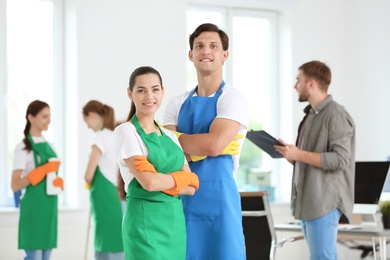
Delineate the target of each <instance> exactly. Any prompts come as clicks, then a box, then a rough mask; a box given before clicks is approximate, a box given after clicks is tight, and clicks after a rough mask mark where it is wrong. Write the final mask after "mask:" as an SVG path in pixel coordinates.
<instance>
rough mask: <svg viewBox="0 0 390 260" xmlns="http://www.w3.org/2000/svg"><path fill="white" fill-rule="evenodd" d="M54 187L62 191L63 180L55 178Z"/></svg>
mask: <svg viewBox="0 0 390 260" xmlns="http://www.w3.org/2000/svg"><path fill="white" fill-rule="evenodd" d="M53 185H54V187H60V188H61V190H64V179H62V178H61V177H57V178H55V179H54V180H53Z"/></svg>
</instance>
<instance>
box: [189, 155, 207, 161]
mask: <svg viewBox="0 0 390 260" xmlns="http://www.w3.org/2000/svg"><path fill="white" fill-rule="evenodd" d="M190 157H191V161H193V162H197V161H201V160H204V159H206V157H207V156H198V155H190Z"/></svg>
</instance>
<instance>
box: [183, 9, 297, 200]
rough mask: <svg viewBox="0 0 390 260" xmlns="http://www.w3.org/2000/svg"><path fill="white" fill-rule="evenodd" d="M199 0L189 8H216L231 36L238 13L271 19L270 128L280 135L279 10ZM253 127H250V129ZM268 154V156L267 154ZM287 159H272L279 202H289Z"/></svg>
mask: <svg viewBox="0 0 390 260" xmlns="http://www.w3.org/2000/svg"><path fill="white" fill-rule="evenodd" d="M196 2H199V1H191V3H190V4H189V5H188V7H187V12H188V11H197V10H199V11H212V12H220V13H221V15H222V21H223V26H221V27H223V29H224V30H225V32H226V33H227V34H228V35H229V36H230V35H233V32H232V28H233V26H232V20H233V17H234V16H244V17H261V18H265V19H267V20H268V21H269V22H270V34H271V35H270V39H271V42H270V48H271V53H270V72H271V75H270V86H269V88H270V89H269V98H270V99H271V100H272V101H271V102H270V104H269V111H270V115H269V116H270V118H271V119H270V122H269V126H267V129H265V130H266V131H267V132H269V133H272V134H274V136H275V137H278V136H279V134H280V133H281V131H280V130H279V129H280V127H281V120H282V118H281V114H282V110H283V109H284V108H283V107H282V104H281V103H282V98H280V93H281V92H282V86H281V85H280V83H281V82H280V79H279V78H278V75H279V74H280V73H281V68H280V65H279V62H282V61H283V60H284V59H280V55H281V53H282V52H283V51H282V50H281V47H280V44H279V39H280V38H281V37H283V36H280V31H281V29H280V28H279V23H278V22H279V13H278V12H277V11H270V10H262V9H259V8H251V10H249V9H248V8H245V7H241V8H240V7H238V6H234V7H232V6H229V4H226V5H224V6H223V5H215V4H214V5H207V4H205V3H200V4H198V3H196ZM229 44H230V47H229V49H233V48H234V41H230V43H229ZM233 63H234V59H233V55H231V56H230V57H229V62H227V63H226V64H225V65H224V72H223V74H224V78H225V80H226V81H227V82H233ZM249 130H250V129H249ZM265 156H268V155H265ZM282 161H283V160H275V159H270V162H269V163H270V169H271V170H272V174H271V176H270V178H271V185H272V186H273V187H275V198H276V201H280V202H285V201H287V200H288V199H289V195H290V192H289V191H286V189H285V187H286V185H285V184H283V174H282V172H283V171H284V170H285V169H286V167H285V165H283V163H282Z"/></svg>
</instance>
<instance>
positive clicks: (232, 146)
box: [221, 134, 244, 155]
mask: <svg viewBox="0 0 390 260" xmlns="http://www.w3.org/2000/svg"><path fill="white" fill-rule="evenodd" d="M243 137H244V136H243V135H241V134H238V135H236V136H235V137H234V139H233V141H231V142H230V143H229V144H228V145H227V146H226V147H225V149H223V151H222V153H221V154H230V155H236V154H239V153H240V152H239V149H240V143H239V142H237V140H238V139H241V138H243Z"/></svg>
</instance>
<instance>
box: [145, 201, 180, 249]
mask: <svg viewBox="0 0 390 260" xmlns="http://www.w3.org/2000/svg"><path fill="white" fill-rule="evenodd" d="M143 211H144V223H145V237H146V241H147V242H148V243H150V244H159V245H165V246H172V245H179V244H183V243H184V244H185V243H186V227H185V219H184V214H183V206H182V202H181V200H178V201H177V202H173V203H161V202H160V203H158V202H157V203H150V202H145V203H143Z"/></svg>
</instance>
